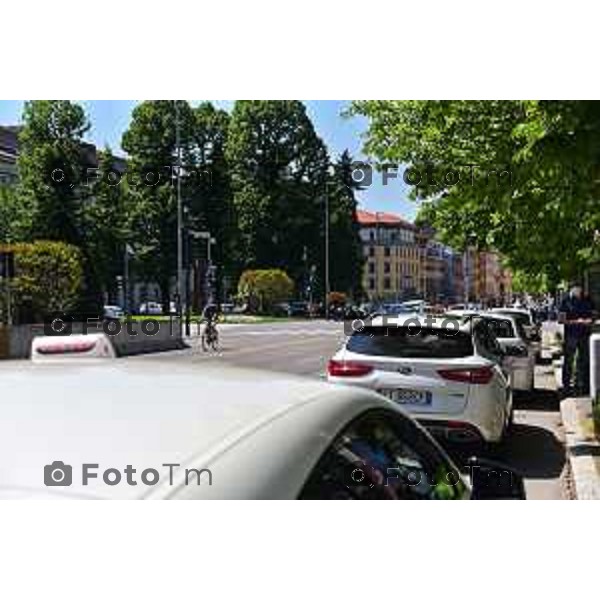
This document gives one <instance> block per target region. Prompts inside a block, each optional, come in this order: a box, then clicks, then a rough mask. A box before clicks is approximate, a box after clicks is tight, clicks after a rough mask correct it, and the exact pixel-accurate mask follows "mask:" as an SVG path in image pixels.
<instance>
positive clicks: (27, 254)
mask: <svg viewBox="0 0 600 600" xmlns="http://www.w3.org/2000/svg"><path fill="white" fill-rule="evenodd" d="M1 249H2V250H3V251H12V252H14V255H15V278H14V279H13V280H12V281H11V282H10V286H11V294H12V305H13V307H16V313H17V314H16V317H17V319H16V320H17V321H18V322H40V321H42V320H43V319H44V317H45V316H46V315H48V314H50V313H52V312H63V311H68V310H71V309H73V308H75V307H76V305H77V302H78V300H79V294H80V292H81V289H82V284H83V267H82V255H81V251H80V250H79V249H78V248H77V247H75V246H72V245H70V244H65V243H63V242H54V241H36V242H34V243H17V244H12V245H5V246H3V247H2V248H1ZM4 301H5V294H2V295H1V298H0V303H1V307H2V312H4V310H5V309H6V307H5V306H4V304H3V303H4Z"/></svg>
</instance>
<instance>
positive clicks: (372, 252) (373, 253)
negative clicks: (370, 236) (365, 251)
mask: <svg viewBox="0 0 600 600" xmlns="http://www.w3.org/2000/svg"><path fill="white" fill-rule="evenodd" d="M369 256H375V248H374V247H373V246H369Z"/></svg>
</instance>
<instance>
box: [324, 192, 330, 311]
mask: <svg viewBox="0 0 600 600" xmlns="http://www.w3.org/2000/svg"><path fill="white" fill-rule="evenodd" d="M325 319H327V320H329V194H328V193H327V188H326V189H325Z"/></svg>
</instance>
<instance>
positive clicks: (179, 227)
mask: <svg viewBox="0 0 600 600" xmlns="http://www.w3.org/2000/svg"><path fill="white" fill-rule="evenodd" d="M175 145H176V147H177V312H178V313H179V315H180V316H181V314H182V303H181V301H182V298H183V205H182V202H181V125H180V119H179V102H178V101H177V100H175Z"/></svg>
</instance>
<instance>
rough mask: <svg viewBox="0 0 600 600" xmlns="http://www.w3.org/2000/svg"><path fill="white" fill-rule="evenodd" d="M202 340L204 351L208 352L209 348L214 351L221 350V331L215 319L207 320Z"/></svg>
mask: <svg viewBox="0 0 600 600" xmlns="http://www.w3.org/2000/svg"><path fill="white" fill-rule="evenodd" d="M201 341H202V350H204V352H208V350H209V349H212V350H213V352H218V351H219V332H218V330H217V324H216V322H215V321H212V320H210V321H206V326H205V327H204V331H203V332H202V337H201Z"/></svg>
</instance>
